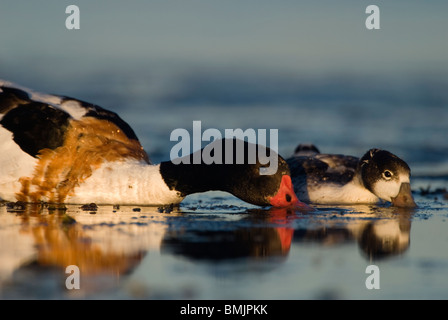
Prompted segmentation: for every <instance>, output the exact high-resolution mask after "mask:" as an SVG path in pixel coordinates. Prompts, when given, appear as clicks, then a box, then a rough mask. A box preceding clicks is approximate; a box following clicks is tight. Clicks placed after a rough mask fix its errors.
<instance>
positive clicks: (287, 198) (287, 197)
mask: <svg viewBox="0 0 448 320" xmlns="http://www.w3.org/2000/svg"><path fill="white" fill-rule="evenodd" d="M286 201H287V202H291V196H290V195H289V194H286Z"/></svg>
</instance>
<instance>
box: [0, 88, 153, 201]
mask: <svg viewBox="0 0 448 320" xmlns="http://www.w3.org/2000/svg"><path fill="white" fill-rule="evenodd" d="M0 150H1V154H0V198H3V199H6V200H10V199H12V198H13V197H15V199H17V200H22V201H41V200H42V199H44V200H47V201H56V202H63V201H64V199H65V197H66V196H68V195H70V193H72V192H73V190H74V188H75V187H76V186H78V185H79V184H80V183H82V182H83V181H84V180H85V179H86V178H88V177H89V176H90V175H91V174H92V170H94V169H95V168H97V167H99V166H101V164H102V163H104V162H107V161H110V162H113V161H122V160H126V159H133V160H138V161H143V162H147V163H149V159H148V156H147V154H146V153H145V151H144V150H143V148H142V146H141V144H140V142H139V141H138V138H137V136H136V135H135V133H134V131H133V130H132V128H131V127H130V126H129V125H128V124H127V123H126V122H125V121H123V120H122V119H121V118H120V117H119V116H118V115H117V114H115V113H114V112H110V111H108V110H105V109H103V108H101V107H99V106H96V105H93V104H90V103H86V102H83V101H80V100H76V99H72V98H69V97H65V96H55V95H45V94H39V93H34V92H32V91H30V90H28V89H25V88H21V87H18V86H15V85H13V84H11V83H8V82H5V81H1V80H0Z"/></svg>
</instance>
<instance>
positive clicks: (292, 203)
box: [269, 175, 314, 210]
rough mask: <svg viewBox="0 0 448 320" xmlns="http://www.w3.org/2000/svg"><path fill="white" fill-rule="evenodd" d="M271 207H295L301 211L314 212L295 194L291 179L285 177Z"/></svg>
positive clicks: (271, 200)
mask: <svg viewBox="0 0 448 320" xmlns="http://www.w3.org/2000/svg"><path fill="white" fill-rule="evenodd" d="M269 201H270V203H271V205H273V206H274V207H295V208H298V209H301V210H314V208H312V207H310V206H309V205H307V204H306V203H303V202H301V201H300V200H299V199H298V198H297V196H296V194H295V192H294V187H293V185H292V181H291V177H290V176H288V175H284V176H283V177H282V181H281V182H280V188H279V189H278V192H277V194H276V195H275V196H273V197H272V198H271V199H270V200H269Z"/></svg>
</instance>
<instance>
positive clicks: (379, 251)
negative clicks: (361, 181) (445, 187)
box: [294, 206, 415, 261]
mask: <svg viewBox="0 0 448 320" xmlns="http://www.w3.org/2000/svg"><path fill="white" fill-rule="evenodd" d="M344 208H346V209H349V210H351V211H352V212H350V211H349V212H350V213H349V214H343V215H341V216H335V215H331V216H330V218H329V217H328V216H326V217H323V218H322V216H320V217H321V219H320V220H319V218H317V219H315V220H314V221H313V222H314V223H315V224H317V226H314V227H313V228H305V229H302V228H299V229H296V230H295V232H294V241H295V242H297V243H301V242H316V243H320V244H322V245H326V246H328V245H338V244H342V243H347V242H351V241H357V243H358V245H359V248H360V250H361V253H362V255H363V256H364V257H365V258H366V259H367V260H369V261H376V260H381V259H384V258H387V257H393V256H396V255H399V254H402V253H404V252H405V251H406V250H407V249H409V246H410V230H411V217H412V214H413V213H414V211H415V209H413V208H396V207H389V208H384V207H376V206H353V207H344ZM347 216H349V218H347Z"/></svg>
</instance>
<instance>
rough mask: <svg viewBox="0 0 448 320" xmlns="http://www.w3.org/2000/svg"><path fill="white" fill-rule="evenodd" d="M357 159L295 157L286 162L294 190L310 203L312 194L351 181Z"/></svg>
mask: <svg viewBox="0 0 448 320" xmlns="http://www.w3.org/2000/svg"><path fill="white" fill-rule="evenodd" d="M358 161H359V158H357V157H352V156H345V155H338V154H320V153H316V154H314V155H310V156H307V155H305V156H302V155H300V154H298V155H295V156H293V157H291V158H289V159H288V160H287V163H288V165H289V168H290V170H291V178H292V181H293V184H294V190H295V192H296V193H297V195H298V196H299V198H300V197H301V199H303V200H307V201H310V200H312V198H313V194H314V193H319V192H320V193H322V192H326V191H325V190H326V189H333V188H340V187H343V186H344V185H346V184H347V183H349V182H350V181H352V179H353V177H354V175H355V171H356V168H357V165H358Z"/></svg>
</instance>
